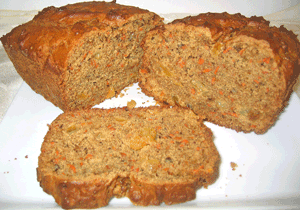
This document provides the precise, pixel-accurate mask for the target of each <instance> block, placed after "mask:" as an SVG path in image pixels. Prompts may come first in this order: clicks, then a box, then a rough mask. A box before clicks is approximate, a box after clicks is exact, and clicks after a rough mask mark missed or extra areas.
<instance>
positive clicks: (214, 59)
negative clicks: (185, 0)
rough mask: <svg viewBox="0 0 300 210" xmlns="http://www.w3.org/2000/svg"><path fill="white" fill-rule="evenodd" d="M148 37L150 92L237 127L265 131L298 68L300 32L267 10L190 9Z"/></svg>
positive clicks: (144, 80) (145, 82) (143, 77)
mask: <svg viewBox="0 0 300 210" xmlns="http://www.w3.org/2000/svg"><path fill="white" fill-rule="evenodd" d="M142 44H143V48H144V50H145V54H144V57H143V68H141V69H140V86H141V87H142V90H143V91H144V92H145V93H146V94H148V95H150V96H154V98H155V99H156V100H158V101H159V102H160V103H163V104H167V105H171V106H174V105H179V106H182V107H189V108H191V109H192V110H193V111H194V112H195V113H197V114H199V115H201V116H204V117H205V118H206V119H207V120H208V121H210V122H213V123H215V124H218V125H220V126H225V127H227V128H232V129H235V130H236V131H243V132H251V131H254V132H255V133H257V134H262V133H264V132H266V131H267V130H268V129H269V128H270V127H271V126H272V125H273V124H274V123H275V121H276V119H277V118H278V115H279V114H280V112H281V111H282V110H283V109H284V107H285V106H286V105H287V102H288V100H289V97H290V94H291V92H292V87H293V85H294V83H295V82H296V79H297V77H298V75H299V73H300V68H299V61H300V60H299V54H300V53H299V49H300V48H299V41H298V40H297V37H296V35H295V34H294V33H293V32H291V31H288V30H286V29H285V28H284V27H280V28H276V27H270V26H269V22H268V21H266V20H264V19H263V18H262V17H251V18H246V17H244V16H242V15H241V14H234V15H230V14H228V13H206V14H199V15H198V16H189V17H186V18H183V19H178V20H174V21H173V22H171V23H169V24H167V25H164V26H160V27H156V28H155V29H153V30H152V31H151V32H149V33H148V35H147V36H146V37H145V39H144V41H143V42H142Z"/></svg>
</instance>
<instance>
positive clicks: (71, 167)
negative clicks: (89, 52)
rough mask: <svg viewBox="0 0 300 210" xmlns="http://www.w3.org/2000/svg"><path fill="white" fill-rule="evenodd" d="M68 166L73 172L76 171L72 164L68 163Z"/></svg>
mask: <svg viewBox="0 0 300 210" xmlns="http://www.w3.org/2000/svg"><path fill="white" fill-rule="evenodd" d="M68 166H69V167H70V169H71V170H72V171H73V172H74V173H76V168H75V166H73V165H71V164H68Z"/></svg>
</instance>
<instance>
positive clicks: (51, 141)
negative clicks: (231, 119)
mask: <svg viewBox="0 0 300 210" xmlns="http://www.w3.org/2000/svg"><path fill="white" fill-rule="evenodd" d="M212 140H213V139H212V133H211V131H210V130H209V129H208V128H207V127H206V126H205V125H204V124H202V122H201V120H200V119H199V117H198V116H196V115H195V114H194V113H193V112H192V111H189V110H184V109H179V108H173V109H171V108H161V107H152V108H136V109H131V110H127V109H124V108H123V109H109V110H102V109H92V110H89V111H77V112H68V113H65V114H62V115H60V116H59V117H58V118H57V119H56V120H55V121H54V122H53V123H52V124H51V125H50V127H49V132H48V133H47V135H46V137H45V140H44V142H43V145H42V148H41V154H40V156H39V163H38V165H39V166H38V169H37V172H38V181H39V182H40V185H41V187H42V188H43V189H44V191H45V192H47V193H49V194H51V195H53V196H54V198H55V200H56V202H57V203H58V204H59V205H61V206H62V207H63V208H97V207H101V206H105V205H107V204H108V202H109V200H110V199H111V198H112V197H124V196H127V197H128V198H129V199H130V200H131V201H132V202H133V203H134V204H135V205H142V206H147V205H159V204H160V203H162V202H165V203H166V204H174V203H181V202H185V201H189V200H192V199H194V198H195V196H196V190H197V189H198V188H200V187H202V186H204V187H207V186H208V185H209V184H211V183H213V182H214V181H215V180H216V178H217V176H218V167H219V161H220V157H219V154H218V151H217V149H216V147H215V146H214V143H213V141H212Z"/></svg>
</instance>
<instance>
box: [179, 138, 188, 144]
mask: <svg viewBox="0 0 300 210" xmlns="http://www.w3.org/2000/svg"><path fill="white" fill-rule="evenodd" d="M181 142H182V143H185V144H188V143H189V141H188V140H187V139H183V140H182V141H181Z"/></svg>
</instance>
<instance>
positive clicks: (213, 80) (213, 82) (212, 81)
mask: <svg viewBox="0 0 300 210" xmlns="http://www.w3.org/2000/svg"><path fill="white" fill-rule="evenodd" d="M215 83H216V78H215V77H214V78H212V80H211V84H212V85H214V84H215Z"/></svg>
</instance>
